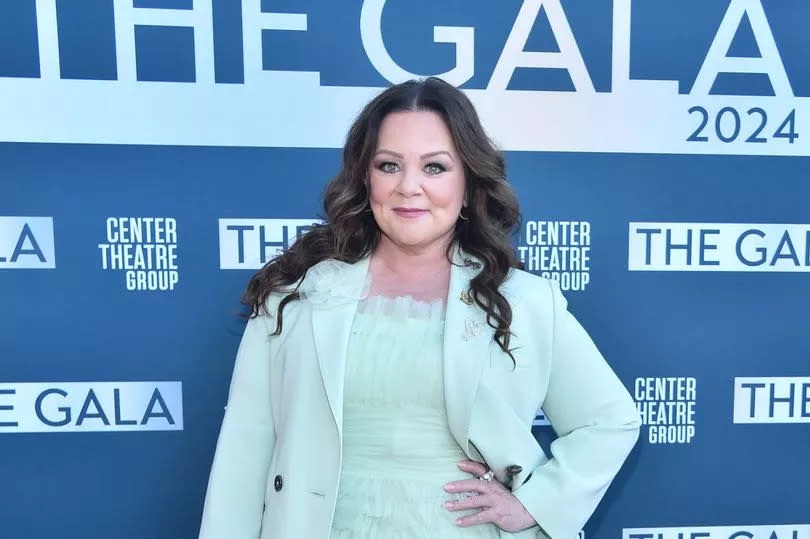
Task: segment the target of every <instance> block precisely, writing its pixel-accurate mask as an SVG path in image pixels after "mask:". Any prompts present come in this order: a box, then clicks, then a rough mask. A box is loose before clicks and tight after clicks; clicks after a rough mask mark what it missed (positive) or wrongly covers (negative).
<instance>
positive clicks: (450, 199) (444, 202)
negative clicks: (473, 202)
mask: <svg viewBox="0 0 810 539" xmlns="http://www.w3.org/2000/svg"><path fill="white" fill-rule="evenodd" d="M448 179H449V178H448ZM428 194H429V196H430V201H431V202H432V203H433V205H434V206H436V207H437V208H441V209H443V210H446V211H449V212H457V211H458V210H459V209H460V208H461V204H462V202H463V200H464V180H463V179H458V178H453V179H452V180H451V181H448V182H442V183H437V184H435V185H433V186H432V187H431V189H430V192H429V193H428Z"/></svg>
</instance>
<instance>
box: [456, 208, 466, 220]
mask: <svg viewBox="0 0 810 539" xmlns="http://www.w3.org/2000/svg"><path fill="white" fill-rule="evenodd" d="M462 211H464V208H461V209H460V210H459V211H458V217H459V219H463V220H464V221H467V220H469V217H464V214H463V213H461V212H462Z"/></svg>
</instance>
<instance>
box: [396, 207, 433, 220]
mask: <svg viewBox="0 0 810 539" xmlns="http://www.w3.org/2000/svg"><path fill="white" fill-rule="evenodd" d="M394 213H396V214H397V215H399V216H400V217H410V218H414V217H421V216H422V215H424V214H426V213H427V210H421V209H419V208H394Z"/></svg>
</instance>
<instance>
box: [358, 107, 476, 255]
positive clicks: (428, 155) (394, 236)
mask: <svg viewBox="0 0 810 539" xmlns="http://www.w3.org/2000/svg"><path fill="white" fill-rule="evenodd" d="M369 183H370V203H371V211H372V212H373V213H374V219H375V220H376V221H377V225H378V226H379V227H380V229H381V230H382V232H383V234H385V235H386V236H387V237H388V238H389V239H390V240H391V241H393V242H394V243H395V244H397V245H399V246H402V247H427V246H430V245H432V244H434V243H435V242H439V243H443V242H444V241H445V240H447V239H449V237H450V235H451V234H452V231H453V228H454V226H455V223H456V220H457V219H458V215H459V211H460V210H461V207H462V203H463V201H464V193H465V183H464V167H463V165H462V163H461V159H460V156H459V154H458V150H457V149H456V146H455V143H454V142H453V138H452V136H451V135H450V130H449V129H448V128H447V126H446V125H445V123H444V120H443V119H442V117H441V116H440V115H439V114H437V113H435V112H432V111H407V112H392V113H390V114H388V115H387V116H386V117H385V118H384V119H383V122H382V124H381V125H380V133H379V137H378V141H377V149H376V152H375V154H374V156H373V157H372V159H371V164H370V169H369Z"/></svg>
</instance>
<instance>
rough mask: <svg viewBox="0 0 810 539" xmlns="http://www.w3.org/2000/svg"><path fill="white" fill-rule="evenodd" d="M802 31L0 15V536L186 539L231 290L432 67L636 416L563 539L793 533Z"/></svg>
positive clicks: (506, 21) (261, 14) (639, 12)
mask: <svg viewBox="0 0 810 539" xmlns="http://www.w3.org/2000/svg"><path fill="white" fill-rule="evenodd" d="M808 28H810V2H807V1H806V0H762V1H760V0H730V1H729V0H711V1H707V0H680V1H678V2H652V1H636V2H632V1H631V0H613V1H612V2H611V1H609V0H525V1H520V0H499V1H498V2H487V1H480V0H476V1H473V0H457V1H445V0H388V1H386V0H366V1H360V0H351V1H350V0H345V1H339V2H337V1H326V0H320V1H316V0H299V1H295V0H288V1H283V0H272V1H270V0H267V1H265V0H241V1H239V0H194V2H193V3H192V0H135V1H134V2H133V0H2V2H0V141H2V142H1V143H0V301H2V314H1V315H0V316H2V324H0V456H1V457H2V458H0V478H2V487H3V488H2V490H3V492H2V495H0V537H2V538H3V539H44V538H52V537H59V538H65V539H73V538H77V539H101V538H108V537H116V538H119V539H129V538H133V539H191V538H193V537H196V535H197V533H198V531H199V519H200V515H201V511H202V502H203V498H204V494H205V487H206V482H207V478H208V471H209V467H210V465H211V461H212V457H213V452H214V447H215V442H216V437H217V433H218V429H219V425H220V421H221V420H222V416H223V407H224V405H225V402H226V397H227V389H228V384H229V380H230V375H231V369H232V367H233V360H234V357H235V353H236V349H237V345H238V342H239V338H240V336H241V332H242V330H243V327H244V326H243V324H244V323H243V322H242V321H241V320H240V319H239V318H238V317H237V316H236V313H237V312H239V304H238V298H239V295H240V293H241V291H242V289H243V287H244V285H245V284H246V282H247V280H248V278H249V277H250V276H251V274H252V273H253V272H254V271H255V270H256V269H257V268H259V267H261V265H262V264H263V262H264V261H266V260H268V259H269V258H270V257H272V256H273V255H274V254H276V253H277V252H279V250H281V249H284V248H285V247H286V246H288V245H289V244H290V243H291V242H293V241H294V240H295V239H296V237H297V236H298V235H299V234H301V233H302V232H303V231H305V230H307V227H308V226H309V225H310V224H311V223H312V222H313V221H315V220H317V219H319V218H320V216H321V214H320V198H319V197H320V194H321V192H322V189H323V186H324V185H325V183H326V181H327V180H328V179H329V178H331V177H332V176H333V175H334V174H335V173H336V171H337V168H338V165H339V155H340V147H341V146H342V144H343V139H344V136H345V132H346V129H347V127H348V125H349V123H350V122H351V120H352V118H353V117H354V115H355V114H356V113H357V112H358V111H359V109H360V108H361V106H362V105H363V104H364V103H365V102H367V101H368V100H369V99H370V98H371V97H372V96H373V95H374V94H376V93H377V92H379V91H380V89H382V88H384V87H386V86H387V85H389V84H390V83H392V82H400V81H402V80H405V79H408V78H411V77H414V76H424V75H440V76H442V77H444V78H445V79H446V80H448V81H450V82H451V83H453V84H454V85H457V86H459V87H461V88H463V89H464V90H465V91H466V92H467V94H468V95H469V96H470V98H471V99H472V100H473V102H474V103H475V105H476V107H477V108H478V110H479V112H480V114H481V117H482V121H483V123H484V125H485V127H486V129H487V130H488V132H489V133H490V134H491V136H492V137H493V139H494V140H495V141H496V142H497V143H498V144H499V146H500V147H501V148H502V149H503V150H504V151H505V152H506V158H507V172H508V177H509V180H510V181H511V182H512V183H513V184H514V186H515V189H516V190H517V192H518V194H519V196H520V200H521V204H522V209H523V212H524V219H525V221H524V223H523V225H522V228H521V230H520V235H519V237H517V238H516V240H515V241H516V248H517V250H518V252H519V254H520V256H521V258H522V259H523V260H524V262H525V264H526V268H527V269H528V270H529V271H532V272H535V273H538V274H541V275H545V276H549V277H551V278H554V279H559V280H560V282H561V286H562V288H563V290H564V292H565V295H566V296H567V298H568V300H569V303H570V308H571V310H572V311H573V312H574V313H575V314H576V316H577V317H578V318H579V319H580V321H581V322H582V323H583V324H584V325H585V327H586V328H587V329H588V330H589V332H590V333H591V335H592V336H593V338H594V340H595V341H596V343H597V345H598V346H599V347H600V349H601V350H602V351H603V353H604V355H605V356H606V358H607V359H608V361H609V362H610V363H611V365H612V366H613V368H614V369H615V371H616V372H617V374H618V375H619V376H620V377H621V379H622V380H623V382H624V383H625V385H626V386H627V388H628V390H629V391H630V393H631V394H632V395H633V397H634V399H635V400H636V402H637V405H638V408H639V411H640V413H641V415H642V417H643V419H644V426H643V427H642V431H641V437H640V440H639V442H638V444H637V446H636V447H635V448H634V450H633V452H632V453H631V455H630V457H629V458H628V460H627V462H626V464H625V466H624V467H623V468H622V470H621V472H620V473H619V475H618V476H617V477H616V479H615V481H614V483H613V484H612V486H611V487H610V489H609V491H608V493H607V495H606V497H605V499H604V500H603V502H602V504H601V505H600V506H599V508H598V509H597V510H596V512H595V513H594V515H593V517H592V518H591V519H590V521H589V522H588V523H587V524H586V525H585V527H584V529H583V530H582V532H581V533H580V535H584V537H585V538H587V539H591V538H594V539H703V538H710V539H741V538H745V539H810V339H808V337H809V336H810V331H809V330H810V322H808V305H809V304H810V302H809V301H808V300H810V279H808V271H810V202H808V198H810V177H809V176H808V170H809V167H810V157H808V156H810V31H808ZM535 423H536V426H535V427H534V429H533V430H534V432H535V434H536V436H537V438H538V440H540V442H541V444H543V445H544V446H546V447H547V444H548V442H549V441H550V440H551V439H553V437H554V432H553V428H552V427H551V426H550V425H548V423H547V422H546V421H544V419H543V416H542V410H538V418H537V420H536V422H535ZM593 450H594V451H599V448H598V447H595V448H593ZM235 539H238V538H235ZM554 539H568V538H554Z"/></svg>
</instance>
